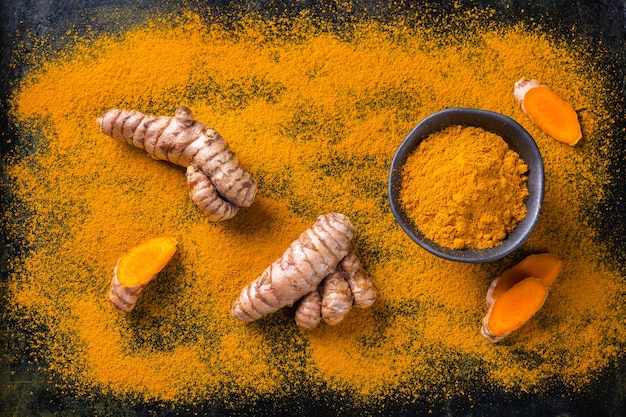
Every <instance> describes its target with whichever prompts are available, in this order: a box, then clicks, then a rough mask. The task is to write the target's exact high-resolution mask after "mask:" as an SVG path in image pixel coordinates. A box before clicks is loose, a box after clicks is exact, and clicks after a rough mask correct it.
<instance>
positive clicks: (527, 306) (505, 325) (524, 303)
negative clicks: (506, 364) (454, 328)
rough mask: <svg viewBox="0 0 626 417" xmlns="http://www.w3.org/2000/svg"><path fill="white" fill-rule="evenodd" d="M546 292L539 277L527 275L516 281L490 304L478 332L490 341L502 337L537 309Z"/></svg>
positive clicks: (497, 340)
mask: <svg viewBox="0 0 626 417" xmlns="http://www.w3.org/2000/svg"><path fill="white" fill-rule="evenodd" d="M548 292H549V290H548V287H546V286H545V285H543V283H542V282H541V280H540V279H539V278H535V277H528V278H525V279H523V280H522V281H520V282H518V283H517V284H515V285H514V286H513V287H512V288H511V289H510V290H508V291H506V292H505V293H504V294H502V295H501V296H500V297H498V298H497V299H496V300H495V301H494V303H493V304H491V307H490V308H489V311H488V312H487V314H486V315H485V318H484V319H483V322H482V327H481V329H480V334H482V335H483V336H485V337H486V338H487V339H488V340H489V341H490V342H492V343H495V342H499V341H500V340H502V339H504V338H505V337H507V336H508V335H510V334H511V333H512V332H513V331H515V330H517V329H518V328H519V327H520V326H522V325H523V324H524V323H526V322H527V321H528V320H529V319H530V318H531V317H532V316H533V315H534V314H535V313H536V312H537V311H539V309H540V308H541V306H543V303H544V302H545V300H546V298H547V297H548Z"/></svg>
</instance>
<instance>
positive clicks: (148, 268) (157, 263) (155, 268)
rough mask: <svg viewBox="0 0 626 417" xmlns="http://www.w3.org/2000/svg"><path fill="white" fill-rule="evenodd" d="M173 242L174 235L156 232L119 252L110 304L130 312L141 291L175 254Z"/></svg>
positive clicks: (174, 241)
mask: <svg viewBox="0 0 626 417" xmlns="http://www.w3.org/2000/svg"><path fill="white" fill-rule="evenodd" d="M176 244H177V242H176V239H174V238H173V237H171V236H155V237H152V238H149V239H147V240H145V241H144V242H142V243H140V244H139V245H137V246H135V247H133V248H131V249H130V250H129V251H128V252H126V253H125V254H124V255H122V257H121V258H120V259H119V260H118V261H117V264H116V265H115V268H114V270H113V278H112V280H111V289H110V291H109V300H110V301H111V304H113V306H114V307H115V308H116V309H118V310H120V311H122V312H124V313H130V312H131V311H132V310H133V309H134V308H135V305H136V304H137V299H138V297H139V294H140V293H141V291H142V290H143V289H144V288H145V286H146V285H148V283H149V282H150V280H152V278H153V277H154V276H155V275H156V274H158V273H159V272H160V271H161V270H162V269H163V268H164V267H165V265H167V263H168V262H169V261H170V259H171V258H172V256H174V253H175V252H176Z"/></svg>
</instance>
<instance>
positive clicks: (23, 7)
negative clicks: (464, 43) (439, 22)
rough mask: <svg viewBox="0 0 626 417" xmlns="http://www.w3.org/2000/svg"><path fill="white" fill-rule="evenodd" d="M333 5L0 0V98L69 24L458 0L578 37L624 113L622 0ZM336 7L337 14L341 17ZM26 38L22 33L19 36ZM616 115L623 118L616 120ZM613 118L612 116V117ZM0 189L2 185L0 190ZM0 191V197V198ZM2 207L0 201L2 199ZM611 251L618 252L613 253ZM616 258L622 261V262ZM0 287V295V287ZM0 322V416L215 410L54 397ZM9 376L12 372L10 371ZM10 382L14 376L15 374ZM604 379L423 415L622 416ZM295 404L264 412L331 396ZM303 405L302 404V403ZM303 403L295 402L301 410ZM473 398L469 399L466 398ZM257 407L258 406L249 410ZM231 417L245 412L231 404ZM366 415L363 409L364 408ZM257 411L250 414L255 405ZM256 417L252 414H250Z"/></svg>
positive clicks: (620, 172) (619, 198)
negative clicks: (42, 42)
mask: <svg viewBox="0 0 626 417" xmlns="http://www.w3.org/2000/svg"><path fill="white" fill-rule="evenodd" d="M338 3H339V2H331V1H313V0H307V1H298V2H281V1H279V0H248V1H246V0H238V1H226V0H217V1H211V2H208V1H162V2H159V1H153V0H136V1H133V2H127V1H122V0H84V1H81V0H76V1H69V0H59V1H49V0H1V1H0V37H1V40H2V56H1V62H0V64H1V65H0V90H1V91H0V97H6V95H7V93H8V92H9V91H10V88H11V85H12V83H13V82H14V81H15V80H19V78H20V77H21V76H22V75H23V73H24V70H25V69H26V67H25V64H24V62H22V61H21V59H22V58H21V56H23V55H22V54H15V53H14V51H15V50H16V49H17V47H18V45H20V44H21V45H22V46H21V48H22V52H24V51H25V52H28V51H29V50H32V45H30V44H29V42H32V39H34V38H33V37H32V35H35V36H36V37H48V39H50V42H52V43H54V42H59V45H58V46H59V47H61V46H62V41H60V40H58V35H62V34H63V33H65V32H66V31H68V30H69V29H73V30H76V29H77V28H78V30H79V31H80V30H81V28H82V30H85V31H87V30H89V31H92V32H93V31H94V30H95V31H96V32H107V31H108V32H111V31H116V30H122V29H123V28H124V27H125V26H127V25H129V24H130V23H132V21H133V20H136V19H137V18H138V17H139V18H141V17H147V16H149V15H151V14H152V13H155V12H156V11H163V10H165V11H177V10H181V9H183V8H186V9H189V8H191V9H196V10H198V11H199V12H200V13H205V12H204V11H205V10H206V9H207V6H211V10H212V12H213V13H219V14H220V15H221V16H232V19H233V20H234V19H237V18H238V16H240V12H241V10H254V11H255V12H259V13H262V14H268V15H276V14H281V15H285V16H289V15H291V14H297V13H298V12H299V11H300V10H302V9H305V8H306V9H309V10H310V11H311V12H312V13H314V14H323V15H326V17H328V18H331V19H337V20H341V19H346V18H347V19H351V18H360V17H362V16H370V17H373V18H376V19H383V20H384V19H394V18H396V17H398V16H399V15H402V13H404V12H406V11H407V10H410V11H411V12H412V13H414V12H415V10H418V11H419V10H428V13H434V14H446V13H449V12H451V11H452V10H453V9H454V8H455V7H458V6H459V5H460V6H461V7H464V8H470V7H479V8H484V7H490V8H492V9H494V10H495V11H496V13H495V14H494V18H495V19H498V20H500V21H502V22H504V23H516V22H520V21H525V22H534V23H540V24H542V26H543V27H545V28H550V30H553V31H554V32H555V34H557V35H559V36H565V37H568V36H572V35H577V36H580V35H582V36H584V37H585V38H587V39H589V40H590V41H591V44H592V45H596V46H597V47H598V60H599V62H600V64H606V65H609V66H611V67H613V68H615V83H616V85H617V86H618V87H617V88H618V89H619V90H621V95H618V100H620V102H618V103H615V104H616V108H617V109H618V110H617V111H621V113H622V114H626V112H625V111H624V110H625V109H626V105H625V102H626V1H625V0H584V1H583V0H579V1H563V0H536V1H526V0H519V1H512V0H500V1H496V0H493V1H483V0H476V1H459V0H457V1H452V0H442V1H430V2H429V1H413V2H411V1H408V0H404V1H403V0H399V1H396V2H389V1H378V0H361V1H353V2H352V3H353V7H352V8H351V11H350V14H351V15H350V16H346V15H345V12H342V11H341V10H335V9H334V6H333V5H337V4H338ZM111 8H113V9H115V10H127V11H128V13H126V14H125V15H126V16H128V20H127V21H124V20H123V19H122V20H119V17H120V14H119V13H117V14H115V16H116V20H113V18H112V17H111V14H109V13H107V12H106V11H107V10H111ZM342 13H343V14H342ZM27 33H28V34H30V35H31V36H28V37H27V36H25V34H27ZM6 111H7V102H6V100H5V99H3V100H2V102H1V104H0V145H1V150H2V154H5V153H6V152H8V151H9V150H10V148H12V147H13V146H14V144H15V143H17V139H18V138H17V135H16V133H15V132H14V130H13V128H12V126H11V125H10V123H9V121H8V119H7V116H6ZM623 119H626V117H624V118H623ZM618 123H619V122H618ZM625 123H626V122H624V121H623V120H622V122H621V125H619V126H616V129H622V130H621V132H622V133H621V135H622V139H625V138H624V137H623V135H624V133H623V132H626V129H624V127H625V126H624V125H625ZM625 159H626V151H625V150H624V143H622V144H621V146H619V147H618V154H617V155H616V158H615V160H614V161H613V166H612V169H613V173H614V177H615V181H614V183H615V184H616V185H615V186H614V188H613V189H611V190H610V191H611V195H612V198H611V199H610V200H609V201H608V202H607V212H608V213H609V214H610V215H609V216H606V220H605V222H606V224H604V225H603V226H602V227H603V229H604V230H605V231H606V233H607V238H608V239H610V240H611V241H612V242H613V244H614V245H617V246H619V247H621V248H623V247H625V246H626V238H625V237H624V236H626V228H625V227H624V225H625V224H626V221H625V219H624V217H625V216H626V206H625V204H626V203H625V202H626V195H625V192H624V189H623V188H624V187H623V186H621V185H620V184H624V176H625V173H626V163H625ZM0 174H2V172H0ZM2 192H3V193H5V192H6V190H5V189H4V186H3V188H2ZM5 198H6V196H5V195H3V200H2V201H3V204H4V203H5V201H6V200H5ZM3 207H4V205H3ZM0 247H1V248H2V253H1V260H2V262H1V263H0V265H2V267H1V268H0V283H4V282H6V269H5V266H4V264H5V262H4V260H5V259H6V257H7V256H8V255H7V253H6V252H7V249H6V247H5V245H4V244H3V245H0ZM620 252H622V253H623V252H624V251H623V250H622V251H620ZM623 262H624V263H626V259H624V260H623ZM4 288H5V287H4V285H0V292H1V291H4ZM7 327H8V326H4V325H3V326H2V328H0V354H1V356H0V415H2V416H4V415H19V416H21V415H24V416H26V415H52V414H55V415H59V414H61V415H97V414H98V415H145V416H148V415H150V416H152V415H186V414H187V413H191V412H197V413H198V415H203V414H211V415H222V410H215V409H212V408H210V407H209V408H203V406H198V408H197V409H194V410H180V409H173V408H163V407H161V406H159V405H158V404H139V405H127V404H124V403H123V402H122V401H121V400H117V399H114V398H109V397H97V396H96V397H94V398H91V399H89V400H85V399H83V400H76V399H75V398H73V397H72V396H71V395H65V394H62V393H56V392H54V390H50V389H49V387H48V386H46V384H45V383H44V382H43V381H42V380H41V378H38V375H37V373H36V371H35V370H34V369H33V366H32V365H29V364H28V363H27V362H26V361H20V360H15V358H14V355H13V352H12V351H13V350H15V349H16V348H19V346H16V343H17V342H16V341H15V340H13V339H12V334H11V332H10V331H9V329H8V328H7ZM16 375H17V376H16ZM18 377H20V378H22V379H24V380H27V381H31V382H29V383H25V384H13V383H10V381H15V380H16V378H18ZM18 379H19V378H18ZM603 380H604V381H606V383H604V384H599V385H598V386H597V387H596V388H595V389H594V390H592V391H591V392H588V393H586V394H585V395H581V397H580V398H577V399H566V398H564V397H563V396H562V395H561V393H559V392H553V393H545V395H541V396H533V397H528V396H526V397H525V396H521V397H515V398H508V397H503V398H492V397H489V398H485V401H484V404H485V406H484V407H483V408H477V407H475V406H472V407H469V405H468V404H467V403H464V401H463V399H462V398H459V399H453V400H451V401H449V402H448V403H446V404H442V407H441V409H439V410H434V412H433V414H432V415H467V416H469V415H473V416H478V415H481V416H483V415H484V416H487V415H503V416H504V415H519V416H522V415H523V416H530V415H538V416H541V415H546V416H602V415H607V416H608V415H610V416H625V415H626V364H625V363H624V361H622V363H621V365H620V366H618V367H617V368H615V369H613V370H610V371H609V372H607V375H606V378H604V379H603ZM293 401H294V402H299V404H298V405H299V406H298V407H296V408H291V404H289V403H288V402H286V403H281V404H267V407H266V408H265V409H266V412H265V413H264V415H288V414H290V411H292V410H295V409H297V410H301V411H300V413H302V412H303V411H302V410H304V412H305V413H307V414H308V413H312V414H314V415H320V414H323V413H324V410H326V409H327V408H326V405H327V404H328V402H329V401H333V399H332V398H326V399H317V400H309V399H293ZM304 403H306V404H304ZM303 404H304V405H305V406H303ZM474 404H476V402H474ZM259 409H263V407H259ZM393 410H396V411H397V414H398V415H415V414H416V413H417V412H419V411H420V410H421V409H420V406H419V405H415V406H407V405H403V404H398V407H397V409H395V408H394V407H390V408H389V409H388V411H389V412H392V411H393ZM240 411H241V415H244V414H246V410H243V409H242V410H240ZM370 411H372V410H370ZM257 413H258V410H257ZM257 415H258V414H257Z"/></svg>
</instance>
